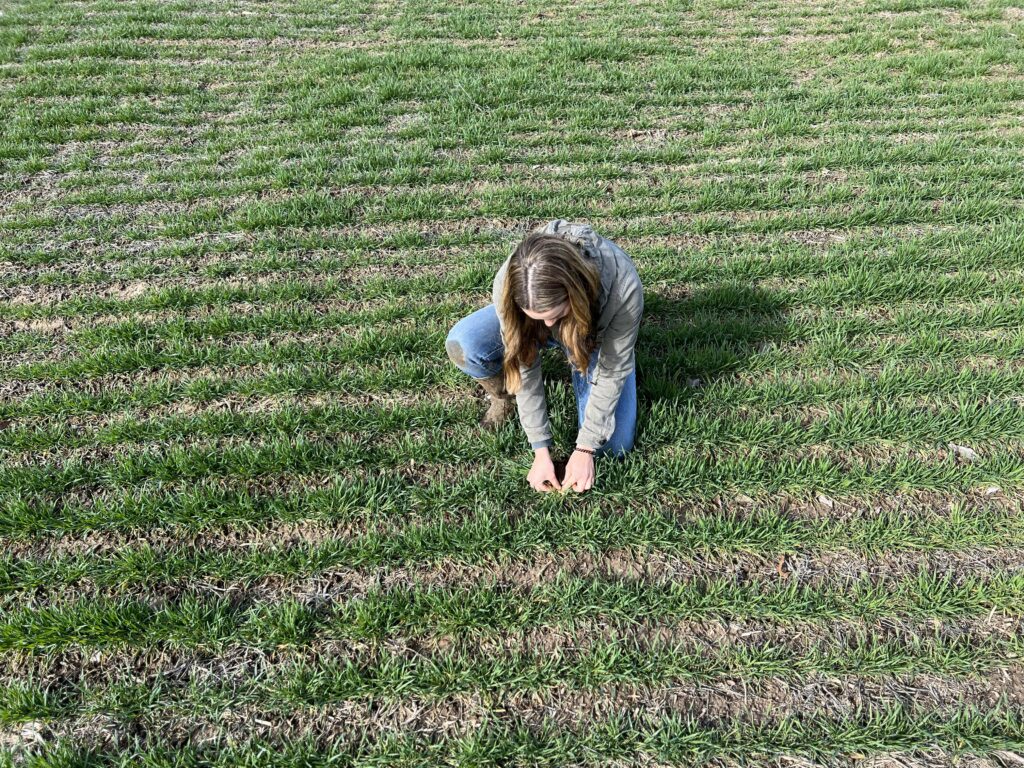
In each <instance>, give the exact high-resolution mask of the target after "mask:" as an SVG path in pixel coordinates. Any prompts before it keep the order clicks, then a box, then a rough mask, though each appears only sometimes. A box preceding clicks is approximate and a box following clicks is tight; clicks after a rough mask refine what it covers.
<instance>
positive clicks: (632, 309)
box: [576, 282, 644, 449]
mask: <svg viewBox="0 0 1024 768" xmlns="http://www.w3.org/2000/svg"><path fill="white" fill-rule="evenodd" d="M643 312H644V294H643V286H642V285H641V284H640V283H639V282H634V283H633V284H632V285H630V286H629V287H628V288H627V289H626V294H625V295H624V296H623V302H622V307H621V308H620V309H619V311H618V312H617V313H616V315H615V317H613V318H612V321H611V323H609V324H608V328H607V330H606V331H605V336H604V341H603V342H602V343H601V351H600V352H599V353H598V361H597V371H596V379H594V383H593V385H592V386H591V388H590V397H589V399H588V400H587V408H586V410H585V412H584V414H583V426H582V427H581V428H580V431H579V434H578V435H577V437H576V445H577V446H580V447H583V448H594V449H597V448H600V447H601V446H603V445H604V444H605V443H607V442H608V440H609V439H610V438H611V436H612V435H613V434H614V433H615V409H616V407H617V406H618V404H619V397H620V396H621V395H622V388H623V386H624V385H625V383H626V379H627V378H629V374H630V373H632V372H633V369H634V368H635V367H636V353H635V348H636V339H637V336H638V335H639V331H640V320H641V318H642V317H643Z"/></svg>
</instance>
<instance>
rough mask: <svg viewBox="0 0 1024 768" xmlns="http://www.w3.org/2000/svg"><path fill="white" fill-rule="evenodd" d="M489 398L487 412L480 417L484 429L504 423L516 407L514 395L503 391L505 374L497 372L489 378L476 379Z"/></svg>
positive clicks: (493, 427)
mask: <svg viewBox="0 0 1024 768" xmlns="http://www.w3.org/2000/svg"><path fill="white" fill-rule="evenodd" d="M477 381H479V382H480V386H481V387H483V388H484V392H485V393H486V397H487V399H488V400H489V403H490V404H489V407H488V408H487V413H485V414H484V415H483V418H482V419H480V426H482V427H483V428H484V429H497V428H498V427H499V426H501V425H502V424H504V423H505V420H506V419H507V418H508V417H509V416H511V415H512V412H513V411H514V410H515V408H516V396H515V395H510V394H509V393H508V392H506V391H505V374H504V373H499V374H498V375H497V376H491V378H489V379H477Z"/></svg>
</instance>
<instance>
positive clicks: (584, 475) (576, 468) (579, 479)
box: [562, 451, 594, 493]
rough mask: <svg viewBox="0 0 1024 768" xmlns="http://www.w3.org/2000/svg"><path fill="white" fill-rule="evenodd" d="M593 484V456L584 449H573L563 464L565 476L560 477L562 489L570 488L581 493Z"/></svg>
mask: <svg viewBox="0 0 1024 768" xmlns="http://www.w3.org/2000/svg"><path fill="white" fill-rule="evenodd" d="M593 485H594V457H593V456H591V455H590V454H589V453H587V452H586V451H573V452H572V456H570V457H569V461H568V463H567V464H566V465H565V477H563V478H562V490H563V491H567V490H569V489H570V488H572V489H573V490H574V491H576V492H577V493H582V492H583V491H585V490H587V489H588V488H592V487H593Z"/></svg>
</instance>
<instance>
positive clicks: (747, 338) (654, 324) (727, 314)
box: [636, 281, 789, 450]
mask: <svg viewBox="0 0 1024 768" xmlns="http://www.w3.org/2000/svg"><path fill="white" fill-rule="evenodd" d="M644 298H645V301H644V319H643V322H642V324H641V327H640V335H639V338H638V339H637V345H636V355H637V398H638V400H639V403H638V405H639V414H638V424H637V437H636V439H637V444H638V447H640V445H642V446H643V447H644V448H646V449H648V450H649V449H651V448H656V447H658V446H659V445H663V444H666V443H669V442H671V438H670V436H668V435H665V434H664V433H661V434H660V435H659V436H658V437H655V434H654V433H658V432H659V430H650V432H651V434H648V435H646V436H645V435H644V434H643V433H644V432H646V431H648V430H645V429H644V426H645V423H644V422H645V421H646V420H647V419H646V418H645V417H650V416H651V411H652V409H654V407H655V405H656V404H657V403H658V402H659V401H670V402H671V403H672V405H673V406H679V405H685V404H686V402H687V401H690V400H696V399H699V398H701V397H702V396H703V390H704V389H705V388H706V387H707V386H709V385H710V384H713V383H714V382H715V381H717V380H719V379H723V378H731V377H734V376H736V375H737V374H740V373H742V372H743V371H744V370H746V369H747V368H748V365H749V361H750V359H751V358H752V357H753V356H755V355H758V354H762V353H764V352H765V351H767V350H770V349H771V348H772V347H774V346H775V344H776V343H777V342H780V341H783V340H785V339H786V338H787V335H788V323H787V320H786V312H787V310H788V307H789V296H788V295H786V294H785V293H782V292H778V291H768V290H765V289H763V288H759V287H757V286H753V285H750V284H748V283H743V282H738V281H732V282H727V283H721V284H719V285H715V286H708V287H702V288H697V289H694V290H689V291H688V290H685V289H683V290H680V291H678V292H674V291H673V292H658V291H656V290H648V291H645V297H644Z"/></svg>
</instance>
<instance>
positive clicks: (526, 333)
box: [496, 232, 601, 394]
mask: <svg viewBox="0 0 1024 768" xmlns="http://www.w3.org/2000/svg"><path fill="white" fill-rule="evenodd" d="M600 289H601V271H600V269H599V268H598V266H597V265H596V264H595V263H594V262H592V261H590V260H588V259H586V258H585V257H584V256H583V253H582V251H581V246H578V245H576V244H575V243H572V242H570V241H568V240H565V239H564V238H562V237H559V236H558V235H542V234H538V233H536V232H531V233H529V234H528V235H527V236H526V237H525V238H523V241H522V242H521V243H520V244H519V246H518V247H517V248H516V250H515V251H514V252H513V253H512V256H511V258H510V259H509V262H508V268H507V270H506V272H505V286H504V290H503V292H502V297H501V306H499V307H497V308H496V309H497V311H498V312H499V313H501V316H502V318H503V320H504V329H503V332H502V341H503V342H504V344H505V360H504V363H503V364H502V368H503V369H504V373H505V389H506V391H508V392H509V393H511V394H515V393H516V392H518V391H519V388H520V387H521V386H522V380H521V377H520V375H519V366H520V365H525V366H530V365H533V363H534V361H535V359H536V355H537V354H539V351H540V346H541V345H542V344H544V343H545V342H546V341H547V339H548V334H549V331H548V327H547V326H546V325H544V321H543V320H535V319H533V318H532V317H528V316H527V315H526V313H524V312H523V310H524V309H528V310H530V311H531V312H535V313H537V314H543V313H546V312H550V311H551V310H553V309H555V308H557V307H560V306H562V304H564V303H565V302H566V301H568V302H569V314H568V315H566V316H565V317H564V318H563V319H562V320H561V321H560V322H561V325H560V326H559V336H560V337H561V341H562V344H564V345H565V348H566V351H567V352H568V357H569V360H570V361H571V362H572V363H573V365H574V366H575V368H576V369H577V370H579V371H581V372H583V373H584V374H586V372H587V368H588V366H589V364H590V355H591V353H592V352H593V351H594V349H596V347H597V344H596V342H595V341H594V338H593V334H592V330H593V328H592V324H593V321H594V318H595V316H596V310H597V299H598V294H599V292H600Z"/></svg>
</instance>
